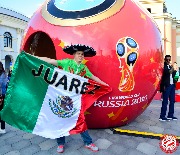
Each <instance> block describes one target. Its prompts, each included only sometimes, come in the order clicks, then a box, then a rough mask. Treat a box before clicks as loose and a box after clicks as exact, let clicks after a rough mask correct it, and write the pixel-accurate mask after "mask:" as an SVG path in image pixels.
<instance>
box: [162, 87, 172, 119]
mask: <svg viewBox="0 0 180 155" xmlns="http://www.w3.org/2000/svg"><path fill="white" fill-rule="evenodd" d="M168 100H169V101H170V103H169V112H168V117H172V116H173V115H174V103H175V85H174V84H172V85H169V86H168V87H167V88H166V89H165V91H164V92H163V101H162V107H161V114H160V117H161V118H163V117H165V116H166V111H167V105H168Z"/></svg>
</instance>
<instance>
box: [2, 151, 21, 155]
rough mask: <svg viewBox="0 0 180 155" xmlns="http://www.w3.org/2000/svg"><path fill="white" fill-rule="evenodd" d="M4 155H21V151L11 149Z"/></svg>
mask: <svg viewBox="0 0 180 155" xmlns="http://www.w3.org/2000/svg"><path fill="white" fill-rule="evenodd" d="M4 155H21V153H20V152H19V151H11V152H8V153H6V154H4Z"/></svg>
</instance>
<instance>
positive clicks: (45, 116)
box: [32, 68, 88, 139]
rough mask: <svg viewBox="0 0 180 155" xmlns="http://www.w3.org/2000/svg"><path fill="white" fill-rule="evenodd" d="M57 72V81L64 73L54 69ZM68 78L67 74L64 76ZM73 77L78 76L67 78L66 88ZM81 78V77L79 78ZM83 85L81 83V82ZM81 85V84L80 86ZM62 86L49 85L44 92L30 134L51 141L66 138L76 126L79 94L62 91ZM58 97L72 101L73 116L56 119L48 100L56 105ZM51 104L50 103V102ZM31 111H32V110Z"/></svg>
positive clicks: (79, 106)
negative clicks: (68, 98)
mask: <svg viewBox="0 0 180 155" xmlns="http://www.w3.org/2000/svg"><path fill="white" fill-rule="evenodd" d="M55 71H57V72H58V77H57V79H60V78H61V77H62V76H63V75H64V71H62V70H60V69H58V68H55V70H54V72H55ZM66 75H67V76H68V74H66ZM69 75H73V74H69ZM74 77H78V78H79V76H76V75H75V76H73V77H69V76H68V78H67V79H68V81H67V87H68V88H69V86H70V84H71V79H72V78H74ZM80 78H81V77H80ZM81 80H82V79H81ZM83 81H85V82H87V81H88V79H85V78H83ZM82 83H83V82H82ZM81 85H82V84H81ZM62 87H63V86H62V85H59V87H55V86H54V85H49V86H48V90H47V92H46V95H45V98H44V101H43V104H42V107H41V110H40V113H39V116H38V119H37V123H36V126H35V127H34V130H33V132H32V133H34V134H37V135H40V136H43V137H47V138H49V137H51V138H52V139H55V138H58V137H62V136H68V135H69V131H70V130H71V129H73V128H74V127H75V126H76V123H77V120H78V117H79V113H80V110H81V96H82V95H81V94H76V92H75V91H72V92H69V91H65V90H64V89H62ZM58 96H69V97H70V98H71V99H72V101H73V109H76V112H75V113H74V114H73V116H71V117H69V118H61V117H58V115H55V114H54V113H53V112H52V110H51V107H50V105H49V99H51V101H54V103H57V101H56V99H57V98H58ZM51 103H52V102H51ZM32 110H33V109H32Z"/></svg>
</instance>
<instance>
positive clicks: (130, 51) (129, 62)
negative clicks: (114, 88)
mask: <svg viewBox="0 0 180 155" xmlns="http://www.w3.org/2000/svg"><path fill="white" fill-rule="evenodd" d="M138 50H139V45H138V44H137V42H136V41H135V40H134V39H133V38H131V37H124V38H121V39H119V40H118V42H117V45H116V52H117V53H116V54H117V57H118V60H119V63H120V65H119V68H120V72H121V73H122V76H121V80H120V83H119V87H118V88H119V90H120V91H121V92H128V91H131V90H133V89H134V85H135V81H134V75H133V68H134V66H135V63H136V61H137V59H138Z"/></svg>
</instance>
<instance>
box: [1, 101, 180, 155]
mask: <svg viewBox="0 0 180 155" xmlns="http://www.w3.org/2000/svg"><path fill="white" fill-rule="evenodd" d="M160 108H161V102H160V101H153V102H152V103H151V104H150V106H149V107H148V108H147V109H146V110H147V111H145V112H144V113H143V114H142V115H140V116H138V118H136V120H134V121H133V122H131V123H129V124H127V125H125V126H122V127H119V128H121V129H130V130H138V131H147V132H149V131H150V132H155V133H156V132H158V131H159V132H160V131H162V130H163V129H165V130H164V132H166V133H171V134H172V133H176V134H177V133H178V134H179V133H180V120H177V121H170V122H160V121H159V120H158V119H159V113H160ZM179 115H180V103H178V104H176V113H175V116H179ZM148 122H149V123H148ZM152 122H154V123H155V125H152V124H154V123H152ZM6 131H7V133H6V134H0V155H11V154H12V155H16V154H17V155H19V154H20V155H31V154H33V155H59V154H58V153H57V151H56V149H57V142H56V140H49V139H46V138H43V137H40V136H37V135H33V134H31V133H27V132H24V131H21V130H19V129H16V128H14V127H12V126H10V125H8V124H7V126H6ZM88 131H89V134H90V136H91V137H92V138H93V140H94V143H95V144H96V145H97V146H98V147H99V148H100V151H99V152H92V151H91V150H89V149H86V148H84V144H83V141H82V138H81V136H80V134H77V135H73V136H68V137H66V146H65V152H64V153H63V155H71V154H72V155H148V154H150V155H154V154H155V155H161V154H164V155H165V153H164V152H162V151H161V149H160V147H159V140H157V139H150V138H142V137H134V136H130V135H122V134H113V132H112V131H111V130H110V129H92V130H88ZM179 135H180V134H179ZM179 148H180V147H179ZM179 148H178V150H177V151H176V152H175V153H173V155H180V149H179ZM153 151H154V152H155V153H154V152H153Z"/></svg>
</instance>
